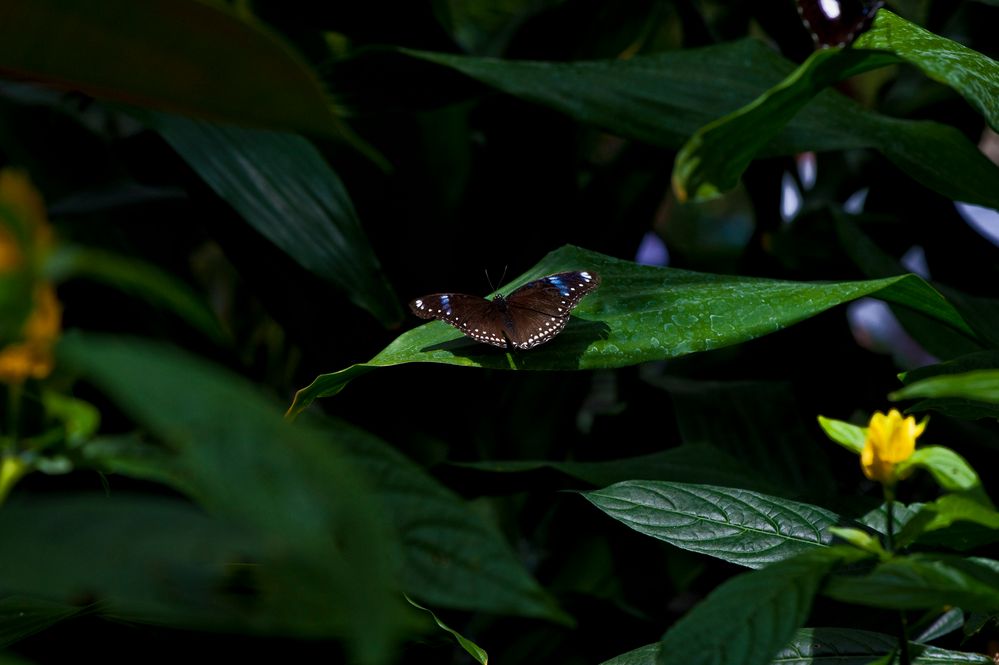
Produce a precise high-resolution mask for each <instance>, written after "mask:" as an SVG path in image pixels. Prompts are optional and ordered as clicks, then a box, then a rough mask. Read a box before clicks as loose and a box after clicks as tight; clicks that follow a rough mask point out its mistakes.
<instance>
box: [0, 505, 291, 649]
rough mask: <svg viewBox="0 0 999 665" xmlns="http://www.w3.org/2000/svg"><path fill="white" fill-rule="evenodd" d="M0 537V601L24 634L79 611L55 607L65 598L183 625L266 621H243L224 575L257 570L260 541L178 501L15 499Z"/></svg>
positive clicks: (1, 520) (252, 617) (254, 616)
mask: <svg viewBox="0 0 999 665" xmlns="http://www.w3.org/2000/svg"><path fill="white" fill-rule="evenodd" d="M16 499H20V500H16ZM0 530H2V532H3V533H4V538H3V541H2V544H0V594H2V595H4V596H7V598H6V599H5V601H4V606H5V607H6V608H8V609H9V610H10V611H12V612H27V613H28V614H26V615H25V617H24V619H25V622H24V624H22V628H23V629H32V630H37V629H41V628H43V627H44V626H45V625H47V624H49V623H52V622H53V621H54V620H56V619H61V618H65V617H68V616H71V615H72V614H73V613H74V612H77V611H79V609H78V608H72V607H67V606H66V605H65V604H63V603H66V602H67V601H70V600H75V601H76V602H77V603H79V602H81V601H82V602H85V603H93V602H97V603H98V605H97V607H95V608H94V610H95V611H98V612H100V613H102V614H105V615H108V616H117V617H122V618H128V619H130V620H138V621H144V622H155V623H168V624H171V625H175V626H186V627H191V628H194V627H200V628H206V627H209V626H213V627H215V628H216V629H229V630H233V629H237V628H241V629H243V630H246V629H249V628H251V627H253V626H254V624H255V623H257V622H261V621H262V620H264V619H266V618H267V617H266V615H264V616H261V615H260V613H259V610H258V611H255V612H250V613H249V615H248V616H244V615H243V614H242V612H241V610H240V604H239V603H238V601H237V598H238V595H239V590H238V589H236V588H234V587H233V584H232V583H233V582H234V581H235V580H234V579H233V578H230V576H233V575H234V573H235V569H236V568H237V567H238V566H239V565H245V566H247V567H249V568H255V567H259V566H260V562H261V559H262V558H263V557H262V550H263V544H262V542H261V541H260V540H259V539H257V538H255V537H253V535H252V534H251V533H249V532H247V531H245V530H242V529H239V528H236V527H234V526H233V525H232V524H231V523H228V522H225V521H222V520H217V519H212V518H210V517H208V516H206V515H205V514H204V512H203V511H201V510H198V509H197V508H196V507H194V506H192V505H190V504H188V503H186V502H182V501H179V500H177V499H167V498H162V497H142V496H129V495H127V494H123V493H115V495H114V496H113V497H106V496H103V495H101V494H75V495H73V494H70V495H64V496H57V497H18V496H17V495H15V497H14V500H11V501H10V502H8V503H7V505H5V506H4V509H3V510H2V511H0ZM109 552H114V555H113V556H109ZM240 558H242V562H241V560H240ZM227 578H229V579H227ZM254 591H255V592H256V593H254V596H255V597H256V598H257V600H258V601H261V600H264V601H265V602H266V598H264V599H261V598H260V597H259V596H260V595H263V594H260V592H259V591H257V590H256V589H255V590H254ZM17 598H24V599H25V600H24V601H23V602H21V601H18V600H16V599H17ZM277 618H278V617H277V616H275V617H273V618H272V623H276V622H275V621H274V619H277ZM4 625H5V626H6V625H7V624H6V623H4ZM259 628H261V629H265V625H259ZM22 636H23V635H22Z"/></svg>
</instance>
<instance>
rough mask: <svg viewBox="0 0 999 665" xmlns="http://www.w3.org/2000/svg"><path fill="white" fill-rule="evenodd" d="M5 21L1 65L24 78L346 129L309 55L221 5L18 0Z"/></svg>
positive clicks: (255, 120)
mask: <svg viewBox="0 0 999 665" xmlns="http://www.w3.org/2000/svg"><path fill="white" fill-rule="evenodd" d="M0 25H2V26H3V33H2V36H3V38H2V39H0V62H2V63H3V70H4V71H5V72H7V73H8V74H13V75H14V76H15V77H17V78H28V79H34V80H38V81H42V82H45V83H51V84H54V85H57V86H59V87H62V88H66V87H69V88H72V89H76V90H80V91H82V92H84V93H87V94H89V95H92V96H94V97H98V98H102V99H111V100H116V101H122V102H127V103H131V104H141V105H143V106H146V107H148V108H156V109H160V110H169V111H178V112H181V113H184V114H187V115H193V116H197V117H202V118H208V119H214V120H219V121H228V122H233V123H242V124H251V125H261V126H269V127H276V128H283V129H293V130H300V131H307V132H313V133H317V134H322V135H326V136H342V135H343V132H344V131H345V130H344V129H343V127H342V126H341V125H340V123H339V121H338V120H337V119H336V117H335V116H334V114H333V113H332V105H331V103H330V101H329V100H328V99H327V98H326V95H325V93H324V91H323V88H322V86H321V85H320V83H319V81H318V79H317V78H316V76H315V74H314V73H313V72H312V71H311V70H310V69H309V67H308V65H307V64H306V62H305V61H304V60H303V59H302V58H301V56H299V55H298V54H297V53H295V52H294V51H293V50H292V49H290V48H289V47H288V46H287V45H285V44H284V43H283V42H282V41H281V40H280V39H278V38H276V37H275V36H274V35H273V34H272V33H271V32H270V31H269V30H267V29H266V28H265V27H264V26H262V25H260V24H258V23H252V22H250V21H247V20H243V19H241V18H239V17H237V16H236V15H235V14H234V13H233V12H232V11H230V10H229V9H227V8H226V6H225V5H224V4H222V3H207V2H198V1H196V0H148V1H146V2H142V3H141V4H136V3H134V2H131V1H130V0H105V1H102V2H100V3H93V2H87V0H9V1H7V2H5V3H4V8H3V20H2V21H0ZM43 46H44V47H43Z"/></svg>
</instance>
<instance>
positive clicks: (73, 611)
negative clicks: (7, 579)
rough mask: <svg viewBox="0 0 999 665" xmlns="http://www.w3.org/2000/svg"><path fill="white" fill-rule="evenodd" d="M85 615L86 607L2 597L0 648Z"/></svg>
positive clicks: (8, 535)
mask: <svg viewBox="0 0 999 665" xmlns="http://www.w3.org/2000/svg"><path fill="white" fill-rule="evenodd" d="M10 537H11V534H7V538H10ZM14 537H15V538H16V537H17V536H16V535H15V536H14ZM0 576H2V574H0ZM85 612H87V610H85V609H83V608H80V607H74V606H73V605H67V604H65V603H60V602H56V601H52V600H42V599H39V598H30V597H25V596H6V597H4V598H0V649H2V648H4V647H6V646H9V645H11V644H13V643H15V642H17V641H19V640H23V639H24V638H25V637H29V636H31V635H34V634H35V633H38V632H41V631H43V630H45V629H46V628H48V627H49V626H51V625H53V624H55V623H58V622H60V621H62V620H63V619H68V618H70V617H72V616H76V615H78V614H82V613H85Z"/></svg>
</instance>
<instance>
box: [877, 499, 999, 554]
mask: <svg viewBox="0 0 999 665" xmlns="http://www.w3.org/2000/svg"><path fill="white" fill-rule="evenodd" d="M955 522H972V523H974V524H979V525H981V526H983V527H985V528H986V529H990V530H992V531H993V532H994V534H995V538H996V539H997V540H999V512H997V511H996V510H995V509H994V508H991V507H989V506H985V505H982V503H981V502H980V501H977V500H975V498H973V497H968V496H963V495H961V494H946V495H944V496H942V497H940V498H939V499H937V500H936V501H933V502H930V503H926V504H923V506H922V507H921V508H920V509H919V512H918V513H916V515H915V517H913V518H912V519H911V520H909V521H908V522H907V523H906V524H905V526H904V527H903V528H902V530H901V531H900V532H899V533H898V536H897V538H896V543H897V544H898V546H899V547H904V546H905V545H907V544H909V543H911V542H914V541H915V540H916V539H917V538H919V536H921V535H922V534H924V533H929V532H931V531H938V530H940V529H945V528H947V527H949V526H950V525H951V524H953V523H955Z"/></svg>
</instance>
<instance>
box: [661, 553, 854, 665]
mask: <svg viewBox="0 0 999 665" xmlns="http://www.w3.org/2000/svg"><path fill="white" fill-rule="evenodd" d="M863 556H866V555H863V554H861V553H859V552H858V551H857V550H855V549H853V548H841V547H835V548H828V549H819V550H813V551H810V552H805V553H804V554H799V555H798V556H796V557H794V558H791V559H786V560H784V561H780V562H778V563H774V564H771V565H769V566H767V567H766V568H761V569H760V570H754V571H752V572H749V573H743V574H742V575H738V576H736V577H734V578H732V579H730V580H728V581H726V582H724V583H722V584H721V585H719V586H718V587H716V588H715V590H714V591H712V592H711V594H710V595H708V597H707V598H706V599H704V600H703V601H702V602H701V603H700V604H698V605H697V606H695V607H694V609H692V610H691V611H690V612H688V613H687V614H686V615H684V617H683V618H681V619H680V620H679V621H677V622H676V623H675V624H674V625H673V627H672V628H670V629H669V631H667V632H666V634H665V635H664V636H663V638H662V640H661V641H660V652H659V665H674V664H675V665H681V664H683V665H700V664H701V663H703V664H705V665H708V664H713V663H726V665H764V664H765V663H770V662H771V660H772V659H773V657H774V654H776V653H777V652H778V651H779V650H780V649H781V647H783V646H784V645H786V644H787V643H788V641H789V640H791V639H792V638H793V637H794V635H795V631H797V630H798V629H799V628H800V627H801V624H803V623H804V622H805V619H806V618H808V613H809V610H810V609H811V605H812V599H813V597H814V596H815V594H816V592H817V591H818V589H819V586H820V585H821V583H822V580H823V579H824V578H825V577H826V575H827V574H828V573H829V571H830V570H831V569H832V568H833V567H834V566H836V565H838V564H840V563H841V562H850V561H857V560H859V559H860V558H862V557H863Z"/></svg>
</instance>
